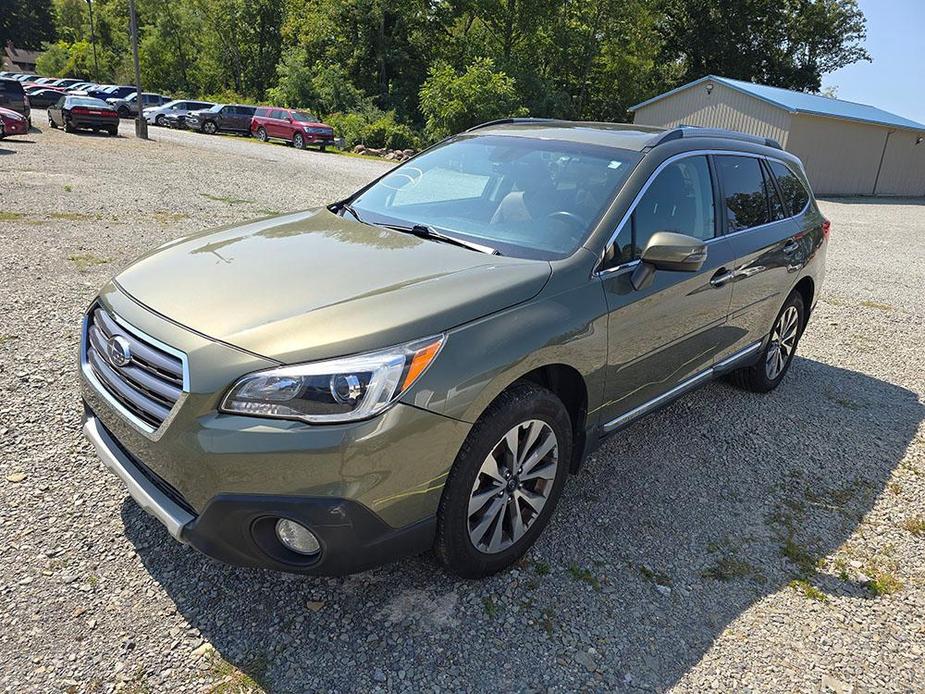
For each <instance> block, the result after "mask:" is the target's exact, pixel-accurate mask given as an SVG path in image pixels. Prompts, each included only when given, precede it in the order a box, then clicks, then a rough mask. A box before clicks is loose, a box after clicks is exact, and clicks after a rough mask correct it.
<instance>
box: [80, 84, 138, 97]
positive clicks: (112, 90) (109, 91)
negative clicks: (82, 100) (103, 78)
mask: <svg viewBox="0 0 925 694" xmlns="http://www.w3.org/2000/svg"><path fill="white" fill-rule="evenodd" d="M136 91H137V90H136V89H135V87H133V86H132V85H130V84H123V85H115V84H110V85H106V86H105V87H100V88H99V89H88V90H87V95H88V96H92V97H93V98H94V99H102V100H103V101H106V99H124V98H125V97H127V96H129V95H130V94H134V93H135V92H136Z"/></svg>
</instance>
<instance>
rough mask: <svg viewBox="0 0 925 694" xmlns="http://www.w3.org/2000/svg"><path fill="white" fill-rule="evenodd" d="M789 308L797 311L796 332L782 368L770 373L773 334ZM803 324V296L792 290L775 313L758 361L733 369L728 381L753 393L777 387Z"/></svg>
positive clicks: (766, 391) (793, 350) (800, 335)
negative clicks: (775, 372)
mask: <svg viewBox="0 0 925 694" xmlns="http://www.w3.org/2000/svg"><path fill="white" fill-rule="evenodd" d="M791 308H793V309H796V313H797V323H796V332H795V334H794V337H793V344H792V347H790V349H789V350H787V354H786V357H785V361H784V364H783V368H781V369H780V371H779V372H778V373H777V374H776V375H772V374H771V373H769V367H768V362H769V358H773V353H774V350H775V340H774V335H775V334H776V331H777V330H778V328H779V326H780V325H781V321H782V318H783V317H784V315H785V314H786V313H787V312H788V310H790V309H791ZM805 324H806V309H805V307H804V306H803V297H802V296H801V295H800V293H799V292H793V293H792V294H791V295H790V296H788V297H787V301H785V302H784V305H783V306H781V309H780V311H779V312H778V313H777V317H776V318H775V319H774V324H773V326H772V328H771V335H770V336H769V337H768V339H767V343H766V344H765V346H764V349H762V350H761V356H760V357H759V358H758V361H756V362H755V364H753V365H752V366H747V367H745V368H742V369H737V370H736V371H733V372H732V373H731V374H729V380H730V382H732V383H733V384H734V385H736V386H738V387H739V388H743V389H744V390H750V391H752V392H753V393H769V392H770V391H772V390H774V389H775V388H777V386H778V385H780V382H781V381H783V380H784V376H786V375H787V372H788V371H789V370H790V365H791V364H792V363H793V356H794V354H796V350H797V346H798V345H799V343H800V337H802V335H803V328H804V327H805Z"/></svg>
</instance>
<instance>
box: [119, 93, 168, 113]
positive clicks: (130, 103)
mask: <svg viewBox="0 0 925 694" xmlns="http://www.w3.org/2000/svg"><path fill="white" fill-rule="evenodd" d="M141 98H142V102H143V103H142V110H143V109H145V108H148V107H149V106H151V107H153V106H160V105H161V104H166V103H167V102H168V101H170V100H171V99H170V97H169V96H164V95H163V94H152V93H151V92H143V93H142V95H141ZM106 103H108V104H109V105H110V106H112V107H113V108H114V109H116V112H117V113H118V114H119V117H120V118H129V117H131V116H136V115H138V92H132V93H131V94H129V95H128V96H126V97H125V98H124V99H119V98H109V99H106Z"/></svg>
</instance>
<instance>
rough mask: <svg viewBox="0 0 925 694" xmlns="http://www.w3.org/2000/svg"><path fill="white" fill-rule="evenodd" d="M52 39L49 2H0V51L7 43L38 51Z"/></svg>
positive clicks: (19, 0)
mask: <svg viewBox="0 0 925 694" xmlns="http://www.w3.org/2000/svg"><path fill="white" fill-rule="evenodd" d="M54 39H55V23H54V17H53V14H52V10H51V2H50V0H0V50H2V49H3V47H4V46H6V44H7V41H12V42H13V44H14V45H15V46H16V47H17V48H29V49H32V50H38V49H40V48H41V47H42V44H43V43H44V42H46V41H53V40H54Z"/></svg>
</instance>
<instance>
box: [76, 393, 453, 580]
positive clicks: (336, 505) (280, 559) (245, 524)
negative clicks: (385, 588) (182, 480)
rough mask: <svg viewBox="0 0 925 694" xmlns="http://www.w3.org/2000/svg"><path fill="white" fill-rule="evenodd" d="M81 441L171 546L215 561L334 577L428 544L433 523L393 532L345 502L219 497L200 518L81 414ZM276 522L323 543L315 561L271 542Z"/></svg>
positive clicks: (430, 519)
mask: <svg viewBox="0 0 925 694" xmlns="http://www.w3.org/2000/svg"><path fill="white" fill-rule="evenodd" d="M83 431H84V435H85V436H86V437H87V438H88V439H89V440H90V441H91V442H92V443H93V445H94V447H95V448H96V451H97V453H98V454H99V456H100V458H101V459H102V461H103V463H104V464H105V465H106V467H108V468H109V469H110V470H111V471H112V472H114V473H115V475H116V476H117V477H118V478H119V479H120V480H122V483H123V484H124V485H125V487H126V489H127V491H128V493H129V495H130V496H131V497H132V498H133V499H134V500H135V502H136V503H137V504H138V505H139V506H140V507H141V508H142V509H143V510H144V511H146V512H147V513H149V514H150V515H151V516H153V517H154V518H156V519H157V520H159V521H160V522H161V523H162V524H163V525H164V527H165V528H166V529H167V531H168V532H169V533H170V534H171V536H173V538H174V539H176V540H178V541H180V542H183V543H185V544H188V545H190V546H192V547H194V548H195V549H197V550H199V551H200V552H202V553H203V554H205V555H208V556H210V557H212V558H214V559H218V560H219V561H223V562H226V563H228V564H234V565H237V566H245V567H254V568H266V569H274V570H277V571H286V572H291V573H303V574H314V575H326V576H340V575H345V574H350V573H355V572H357V571H363V570H365V569H369V568H372V567H374V566H378V565H380V564H384V563H386V562H389V561H394V560H395V559H399V558H401V557H406V556H410V555H413V554H418V553H420V552H423V551H426V550H427V549H428V548H429V547H430V546H431V544H432V543H433V539H434V532H435V528H436V520H435V516H429V517H427V518H424V519H422V520H420V521H418V522H417V523H413V524H411V525H409V526H407V527H404V528H392V527H390V526H389V525H388V524H387V523H385V522H384V521H383V520H382V519H381V518H379V517H378V516H377V515H376V514H375V513H373V512H372V511H370V510H369V509H367V508H366V507H365V506H363V505H362V504H359V503H357V502H355V501H352V500H350V499H337V498H325V497H302V496H278V495H265V494H219V495H217V496H216V497H214V498H213V499H211V500H210V501H209V503H208V504H207V505H206V507H205V509H203V512H202V513H201V514H195V513H193V512H191V511H190V510H189V509H188V507H185V506H184V505H183V504H182V502H180V503H178V501H177V500H176V492H173V493H169V492H168V491H165V487H164V485H165V483H164V482H163V480H160V479H157V478H156V477H155V476H154V475H153V473H152V472H151V471H150V470H148V469H147V468H145V466H144V465H143V464H141V463H140V462H139V461H138V460H136V459H134V458H133V457H132V456H131V454H130V453H128V452H127V451H126V450H125V449H124V448H122V446H121V445H120V444H119V443H118V442H117V441H116V440H115V439H114V438H113V437H112V435H111V434H110V433H109V432H108V431H107V430H106V428H105V427H104V426H103V425H102V423H101V422H100V421H99V419H98V418H97V417H96V416H95V415H94V414H93V413H92V411H90V410H87V411H86V414H85V417H84V426H83ZM279 518H288V519H290V520H294V521H297V522H299V523H301V524H302V525H304V526H305V527H307V528H310V529H311V530H312V532H313V533H314V534H315V536H316V537H317V538H318V540H319V542H320V544H321V552H320V553H319V554H318V555H317V556H315V557H304V556H301V555H298V554H296V553H294V552H291V551H289V550H287V549H286V548H285V547H284V546H282V545H281V544H280V543H279V542H278V541H277V540H276V538H275V537H274V534H273V527H274V525H275V522H276V520H277V519H279Z"/></svg>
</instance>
